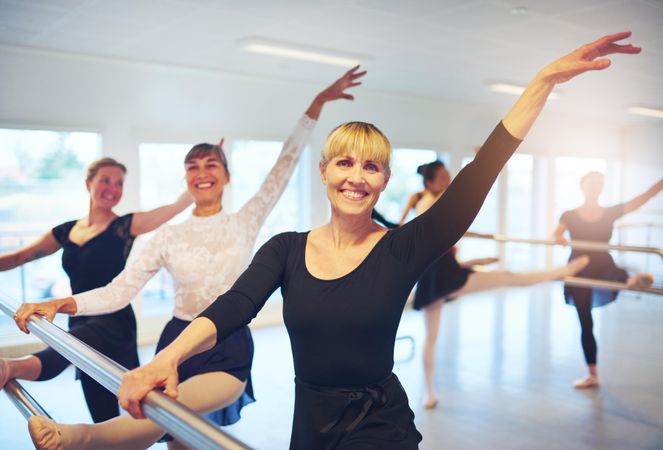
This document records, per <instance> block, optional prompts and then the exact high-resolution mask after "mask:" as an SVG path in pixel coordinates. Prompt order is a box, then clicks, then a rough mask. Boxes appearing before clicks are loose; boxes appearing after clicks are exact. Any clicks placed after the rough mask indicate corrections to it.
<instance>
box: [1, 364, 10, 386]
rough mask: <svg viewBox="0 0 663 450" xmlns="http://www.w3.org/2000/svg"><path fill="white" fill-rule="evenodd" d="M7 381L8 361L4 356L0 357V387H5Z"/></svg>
mask: <svg viewBox="0 0 663 450" xmlns="http://www.w3.org/2000/svg"><path fill="white" fill-rule="evenodd" d="M7 381H9V363H8V362H7V360H6V359H5V358H0V389H2V388H3V387H5V384H7Z"/></svg>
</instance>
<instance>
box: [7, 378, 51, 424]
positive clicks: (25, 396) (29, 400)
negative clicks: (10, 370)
mask: <svg viewBox="0 0 663 450" xmlns="http://www.w3.org/2000/svg"><path fill="white" fill-rule="evenodd" d="M3 390H4V391H5V394H7V397H9V400H11V402H12V403H13V404H14V406H16V409H18V411H19V412H20V413H21V414H22V415H23V417H25V418H26V419H29V418H30V417H32V416H45V417H48V418H49V419H50V418H51V416H50V415H49V414H48V413H47V412H46V410H45V409H44V408H42V406H41V405H40V404H39V403H37V400H35V399H34V397H32V396H31V395H30V393H29V392H28V391H26V390H25V388H24V387H23V386H21V384H20V383H19V382H18V381H16V380H9V381H8V382H7V384H5V387H4V388H3Z"/></svg>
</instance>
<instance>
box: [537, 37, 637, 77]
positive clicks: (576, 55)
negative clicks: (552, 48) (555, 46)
mask: <svg viewBox="0 0 663 450" xmlns="http://www.w3.org/2000/svg"><path fill="white" fill-rule="evenodd" d="M629 36H631V32H630V31H623V32H621V33H615V34H610V35H607V36H604V37H602V38H600V39H597V40H596V41H594V42H591V43H589V44H585V45H583V46H582V47H580V48H578V49H576V50H574V51H572V52H571V53H569V54H568V55H566V56H563V57H561V58H559V59H558V60H556V61H554V62H553V63H551V64H549V65H548V66H546V67H544V68H543V69H542V70H541V72H539V76H540V77H541V79H542V80H543V81H547V82H550V83H553V84H559V83H564V82H565V81H569V80H570V79H571V78H573V77H575V76H577V75H580V74H581V73H584V72H587V71H589V70H603V69H605V68H607V67H608V66H610V60H609V59H608V58H600V57H602V56H606V55H611V54H613V53H625V54H630V55H633V54H636V53H640V50H641V49H640V47H635V46H633V45H631V44H626V45H621V44H616V43H615V42H616V41H621V40H622V39H626V38H627V37H629ZM597 58H600V59H597Z"/></svg>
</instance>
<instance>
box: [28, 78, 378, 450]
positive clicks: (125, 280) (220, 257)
mask: <svg viewBox="0 0 663 450" xmlns="http://www.w3.org/2000/svg"><path fill="white" fill-rule="evenodd" d="M365 73H366V72H365V71H363V72H360V71H359V67H358V66H357V67H354V68H353V69H351V70H349V71H348V72H346V73H345V74H344V75H343V76H342V77H341V78H339V79H338V80H337V81H336V82H334V84H332V85H331V86H329V87H328V88H327V89H325V90H323V91H322V92H320V93H319V94H318V95H317V96H316V97H315V99H314V100H313V102H312V103H311V105H310V107H309V108H308V110H307V111H306V113H305V115H304V116H303V117H302V118H301V119H300V120H299V122H298V123H297V126H296V128H295V130H294V131H293V133H292V134H291V135H290V137H289V138H288V139H287V141H286V142H285V144H284V146H283V150H282V151H281V153H280V155H279V157H278V160H277V162H276V164H275V165H274V167H273V168H272V169H271V171H270V172H269V174H268V175H267V178H266V179H265V181H264V182H263V184H262V186H261V187H260V189H259V191H258V193H257V194H255V195H254V196H253V197H252V198H251V199H250V200H249V201H248V202H247V203H246V204H245V205H244V206H243V207H242V208H241V209H240V210H239V211H238V212H237V213H234V214H230V213H227V212H225V211H223V209H222V202H221V199H222V197H223V190H224V187H225V185H226V184H227V183H228V182H229V181H230V173H229V172H228V167H227V162H226V158H225V155H224V154H223V150H222V148H221V145H222V142H223V141H222V142H221V144H219V145H218V146H212V145H210V144H199V145H196V146H194V147H193V148H192V149H191V151H189V153H188V155H187V156H186V158H185V169H186V181H187V186H188V189H189V191H190V192H191V194H192V195H193V197H194V199H195V203H196V205H195V208H194V211H193V215H192V216H191V217H189V218H188V219H187V220H186V221H184V222H182V223H180V224H177V225H169V226H164V227H161V228H159V229H158V230H157V231H156V232H155V234H154V236H153V237H152V239H151V240H150V241H149V242H148V243H146V245H145V247H144V248H143V250H142V251H141V253H140V255H139V256H138V258H136V259H134V260H133V261H130V262H129V264H128V265H127V267H126V268H125V269H124V270H123V271H122V272H121V273H120V274H119V275H118V276H117V277H116V278H115V279H114V280H113V281H112V282H111V283H110V284H108V285H107V286H105V287H102V288H98V289H94V290H92V291H88V292H85V293H81V294H77V295H74V296H73V297H69V298H66V299H61V300H52V301H50V302H45V303H39V304H25V305H23V306H22V307H21V309H20V310H19V312H18V313H17V316H18V318H19V320H18V324H19V327H20V328H21V329H23V331H26V332H27V329H26V328H25V321H22V318H25V319H27V317H29V316H30V315H31V314H33V313H36V314H40V315H43V316H45V317H47V318H48V319H52V318H53V316H54V315H55V313H56V312H60V313H65V314H70V315H91V314H103V313H110V312H113V311H117V310H119V309H121V308H123V307H124V306H126V305H127V304H129V302H130V301H131V300H132V299H133V298H134V297H135V296H136V294H137V293H138V292H139V291H140V290H141V289H142V287H143V286H144V285H145V283H146V282H147V281H148V280H149V279H150V278H151V277H153V276H154V275H155V274H156V273H157V272H158V271H159V269H161V268H162V267H165V268H166V269H167V270H168V272H170V274H171V275H172V278H173V281H174V286H175V308H174V312H173V318H172V319H171V321H170V322H169V323H168V324H167V325H166V327H165V329H164V331H163V332H162V335H161V338H160V339H159V343H158V344H157V351H159V350H160V349H161V348H163V347H165V346H167V345H168V344H170V342H172V341H173V340H174V339H175V338H176V337H177V336H178V335H179V333H180V332H181V331H182V330H183V329H184V328H185V327H186V326H187V325H188V324H189V322H190V321H191V320H193V319H194V318H195V317H196V316H197V315H198V314H199V313H200V312H201V311H203V310H204V309H205V308H206V307H207V306H209V304H210V303H211V302H212V301H213V300H214V299H215V298H216V297H217V296H218V295H219V294H222V293H224V292H225V291H227V290H228V289H229V288H230V287H231V286H232V285H233V284H234V283H235V281H236V280H237V278H238V277H239V275H240V274H241V273H242V272H243V271H244V270H245V269H246V268H247V266H248V264H249V262H250V259H251V256H252V251H253V247H254V244H255V241H256V238H257V235H258V232H259V230H260V227H261V226H262V225H263V223H264V222H265V220H266V218H267V216H268V215H269V213H270V212H271V210H272V208H273V207H274V205H275V204H276V202H277V201H278V199H279V197H280V196H281V194H282V193H283V191H284V190H285V188H286V186H287V184H288V181H289V179H290V177H291V175H292V173H293V171H294V169H295V166H296V164H297V161H298V160H299V157H300V155H301V153H302V150H303V148H304V146H305V144H306V142H307V140H308V137H309V135H310V134H311V132H312V130H313V128H314V126H315V123H316V120H317V119H318V117H319V115H320V112H321V110H322V107H323V105H324V104H325V103H326V102H328V101H332V100H337V99H348V100H352V99H353V97H352V96H351V95H350V94H348V93H346V92H345V91H346V89H348V88H350V87H354V86H357V85H359V84H361V83H360V82H359V81H358V79H359V78H361V77H362V76H363V75H364V74H365ZM199 356H200V358H197V359H195V360H190V362H191V364H188V365H187V366H182V367H180V371H179V379H180V381H181V382H182V384H181V386H180V391H179V396H178V400H179V401H181V402H182V403H184V404H186V405H187V406H189V407H190V408H192V409H194V410H196V411H199V412H204V413H209V412H211V411H214V412H213V413H212V414H211V415H210V416H211V417H210V418H211V419H212V420H214V421H215V422H216V423H218V424H220V425H227V424H231V423H234V422H236V421H237V420H239V413H240V410H241V408H242V407H243V406H244V405H246V404H248V403H251V402H253V401H254V398H253V390H252V387H251V376H250V370H251V361H252V358H253V341H252V339H251V334H250V331H249V329H248V328H247V327H243V328H242V329H241V330H238V331H237V332H236V333H234V335H233V336H232V337H231V338H230V339H229V340H228V341H225V342H224V343H223V344H221V345H219V346H216V347H215V348H213V349H211V350H209V351H208V352H205V353H204V354H201V355H199ZM219 408H221V409H219ZM47 425H48V426H46V427H43V426H40V425H37V426H31V430H30V431H31V434H32V435H33V439H35V440H36V442H35V443H36V445H37V447H38V448H94V449H100V448H116V447H118V446H120V447H122V448H128V447H131V448H147V447H149V446H150V445H152V444H153V443H154V442H155V440H156V439H158V438H159V437H160V436H161V435H162V434H163V432H162V431H161V430H160V429H159V428H158V426H157V425H155V424H154V423H152V422H151V421H146V420H135V419H132V418H130V417H127V416H123V417H119V418H116V419H113V420H110V421H107V422H103V423H101V424H95V425H87V424H79V425H71V426H65V425H57V428H56V427H55V424H54V423H52V422H50V423H48V424H47ZM176 445H177V443H175V442H170V443H169V446H171V447H175V446H176Z"/></svg>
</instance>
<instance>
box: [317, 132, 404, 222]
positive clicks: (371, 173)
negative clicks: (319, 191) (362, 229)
mask: <svg viewBox="0 0 663 450" xmlns="http://www.w3.org/2000/svg"><path fill="white" fill-rule="evenodd" d="M390 155H391V146H390V144H389V141H388V140H387V138H386V137H385V136H384V134H382V132H381V131H380V130H378V129H377V128H376V127H375V126H374V125H372V124H369V123H365V122H349V123H346V124H343V125H340V126H339V127H337V128H336V129H334V130H333V131H332V132H331V134H330V135H329V137H328V138H327V142H326V143H325V148H324V150H323V151H322V161H321V162H320V176H321V178H322V182H323V183H324V184H325V186H326V187H327V197H328V198H329V202H330V204H331V207H332V211H333V212H334V213H335V214H350V215H362V214H365V215H367V216H368V217H370V214H371V211H372V209H373V207H374V206H375V204H376V203H377V201H378V199H379V198H380V193H381V192H382V191H383V190H384V189H385V187H386V186H387V182H388V181H389V175H390V171H389V159H390Z"/></svg>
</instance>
